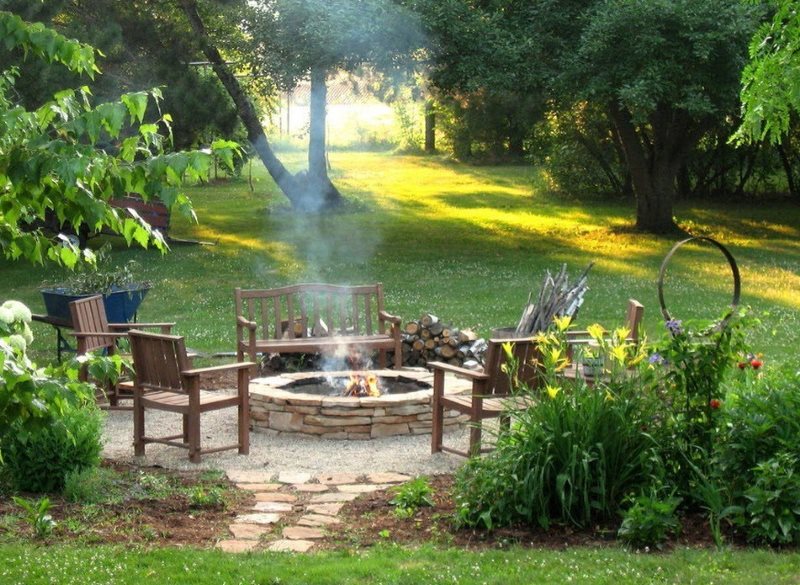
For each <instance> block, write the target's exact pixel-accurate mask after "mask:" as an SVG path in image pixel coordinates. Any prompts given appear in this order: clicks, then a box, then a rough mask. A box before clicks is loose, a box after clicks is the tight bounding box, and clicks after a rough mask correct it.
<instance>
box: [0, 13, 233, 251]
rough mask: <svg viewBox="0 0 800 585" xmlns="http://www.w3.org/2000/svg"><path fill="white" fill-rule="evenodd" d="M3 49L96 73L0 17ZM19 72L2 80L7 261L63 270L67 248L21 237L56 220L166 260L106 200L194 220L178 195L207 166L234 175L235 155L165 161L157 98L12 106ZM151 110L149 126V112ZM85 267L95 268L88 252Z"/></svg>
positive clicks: (74, 92)
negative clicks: (143, 204)
mask: <svg viewBox="0 0 800 585" xmlns="http://www.w3.org/2000/svg"><path fill="white" fill-rule="evenodd" d="M0 33H2V35H3V41H2V49H0V50H5V51H19V52H21V54H22V56H23V58H24V59H27V58H28V57H29V56H31V55H32V56H34V57H38V58H40V59H43V60H45V61H48V62H50V63H60V64H61V65H63V66H65V67H66V68H67V69H68V70H69V71H71V72H74V73H78V74H81V75H88V76H89V77H93V75H94V74H95V73H97V72H99V69H98V67H97V65H96V63H95V57H96V53H95V51H94V49H93V48H92V47H90V46H89V45H85V44H82V43H79V42H77V41H74V40H69V39H67V38H65V37H63V36H62V35H60V34H58V33H56V32H55V31H52V30H50V29H47V28H45V27H44V26H43V25H41V24H28V23H26V22H24V21H23V20H22V19H20V18H19V17H17V16H14V15H11V14H9V13H6V12H0ZM18 74H19V69H18V68H17V67H12V68H10V69H8V70H6V71H4V72H2V73H0V248H2V251H3V254H4V255H5V256H6V257H7V258H11V259H18V258H24V259H26V260H29V261H31V262H34V263H43V262H44V261H45V260H51V261H54V262H57V263H62V264H65V265H67V266H69V267H72V266H74V265H75V263H76V262H77V261H78V258H79V254H80V252H79V251H78V250H77V249H76V248H75V247H74V246H73V245H72V244H71V243H69V242H68V241H67V240H66V239H64V238H63V237H62V238H55V239H53V238H51V237H48V236H46V235H45V234H44V233H43V232H41V231H40V230H38V229H32V230H31V229H27V228H28V226H30V225H32V224H35V222H36V221H37V220H45V219H46V218H47V217H55V218H56V220H57V222H58V225H60V226H63V225H65V224H69V225H72V226H78V225H81V224H86V225H87V226H88V227H89V229H90V230H92V231H99V230H101V229H103V228H109V229H111V230H113V231H115V232H118V233H120V234H121V235H123V237H124V238H125V240H126V242H127V243H128V245H131V244H133V243H136V244H138V245H140V246H143V247H147V246H149V245H151V244H152V245H154V246H155V247H156V248H158V249H159V250H162V251H164V250H166V244H165V242H164V240H163V238H162V237H161V235H160V233H158V232H154V231H153V230H152V229H151V228H150V226H149V225H148V224H147V223H145V222H143V221H142V220H141V219H140V218H136V217H133V218H132V217H130V216H128V214H127V213H125V212H123V211H120V210H118V209H115V208H113V207H111V206H110V205H109V204H108V200H109V199H111V198H113V197H119V196H123V195H126V194H131V193H135V194H138V195H140V196H142V197H143V198H144V199H145V200H149V199H152V198H158V199H160V200H161V201H162V202H164V204H166V205H167V206H169V207H170V208H172V209H176V210H179V211H182V212H184V213H186V214H189V215H193V212H192V207H191V202H190V201H189V199H188V198H187V197H186V195H185V194H184V193H183V191H182V188H181V186H182V185H183V184H184V182H186V181H198V180H203V179H205V178H207V177H208V173H209V171H210V168H211V163H212V156H213V155H215V154H216V155H218V156H220V157H221V158H222V160H223V162H224V163H225V164H228V165H232V162H233V156H234V155H235V153H236V150H237V146H236V145H235V144H234V143H232V142H227V141H217V142H214V143H213V144H212V147H211V151H205V152H201V151H188V152H168V149H169V146H170V144H171V127H170V123H171V118H170V116H169V114H166V113H163V112H161V111H160V107H159V103H160V100H161V92H160V91H159V90H158V89H153V90H150V91H140V92H134V93H128V94H124V95H122V96H121V97H120V99H119V100H118V101H114V102H105V103H100V104H97V105H92V95H91V91H90V90H89V88H88V87H86V86H83V87H80V88H77V89H64V90H61V91H58V92H56V93H55V94H54V95H53V97H52V99H50V100H49V101H47V102H46V103H44V104H43V105H42V106H40V107H39V108H37V109H35V110H27V109H25V108H24V107H22V106H21V105H19V104H17V103H15V100H14V96H15V93H14V83H15V80H16V78H17V76H18ZM153 106H155V109H156V114H155V118H153V116H151V115H149V112H148V110H149V109H150V108H152V107H153ZM84 256H85V258H86V259H88V260H90V261H91V260H92V255H91V253H90V252H87V253H86V254H85V255H84Z"/></svg>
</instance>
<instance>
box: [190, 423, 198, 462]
mask: <svg viewBox="0 0 800 585" xmlns="http://www.w3.org/2000/svg"><path fill="white" fill-rule="evenodd" d="M189 461H191V462H192V463H200V415H199V414H198V415H197V416H191V417H190V419H189Z"/></svg>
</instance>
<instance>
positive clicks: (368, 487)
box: [338, 483, 388, 494]
mask: <svg viewBox="0 0 800 585" xmlns="http://www.w3.org/2000/svg"><path fill="white" fill-rule="evenodd" d="M387 487H388V486H387V485H385V484H383V485H381V484H378V485H376V484H371V483H353V484H346V485H340V486H338V488H339V491H340V492H342V493H346V494H368V493H370V492H377V491H378V490H382V489H386V488H387Z"/></svg>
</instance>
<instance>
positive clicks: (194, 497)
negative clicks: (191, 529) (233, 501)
mask: <svg viewBox="0 0 800 585" xmlns="http://www.w3.org/2000/svg"><path fill="white" fill-rule="evenodd" d="M189 505H190V506H191V507H192V508H216V507H220V506H225V497H224V495H223V493H222V490H221V489H220V488H218V487H210V488H206V487H203V486H199V485H198V486H195V487H194V488H192V490H191V491H190V492H189Z"/></svg>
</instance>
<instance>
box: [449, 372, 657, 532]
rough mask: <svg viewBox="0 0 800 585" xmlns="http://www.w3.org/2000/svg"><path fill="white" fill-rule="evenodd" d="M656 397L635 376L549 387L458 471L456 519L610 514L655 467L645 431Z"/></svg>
mask: <svg viewBox="0 0 800 585" xmlns="http://www.w3.org/2000/svg"><path fill="white" fill-rule="evenodd" d="M655 404H656V403H655V402H654V401H652V400H650V399H648V398H647V396H646V391H645V390H643V389H641V388H639V386H638V384H637V383H636V380H635V378H632V379H631V380H629V381H628V382H624V381H623V382H619V383H615V384H611V385H609V386H604V385H602V384H598V385H597V386H595V387H594V388H589V387H587V386H585V385H583V384H581V383H576V384H575V385H573V386H571V387H567V386H565V385H562V386H561V388H559V389H558V390H557V391H556V389H555V388H553V387H552V386H548V392H547V393H546V394H544V395H543V396H542V397H541V399H540V400H539V403H538V404H537V405H536V406H533V407H531V408H528V409H527V410H524V411H522V412H518V413H515V414H514V417H515V419H516V424H515V425H514V426H513V427H512V429H511V430H510V431H509V432H508V433H504V434H501V435H500V436H499V437H498V442H497V449H496V450H495V451H494V452H493V453H491V454H490V455H489V456H487V457H485V458H483V459H478V458H475V459H471V460H470V461H468V462H467V464H466V465H465V466H464V467H462V469H461V470H460V471H459V473H458V474H457V477H456V485H455V499H456V505H457V519H458V520H459V521H460V523H462V524H466V525H470V526H475V525H484V526H485V527H487V528H492V527H493V526H501V525H510V524H515V523H520V522H521V523H525V524H534V523H538V524H539V525H540V526H543V527H545V528H546V527H547V526H548V525H549V524H550V523H551V522H552V521H557V522H565V523H569V524H572V525H575V526H586V525H588V524H590V523H591V522H593V521H596V520H601V519H606V520H607V519H610V518H612V517H614V516H615V515H616V513H617V511H618V509H619V507H620V506H621V504H622V502H623V501H624V499H625V497H626V496H628V495H630V494H632V493H639V492H641V491H643V490H644V489H645V488H647V487H648V486H649V485H650V484H651V482H652V481H653V477H654V475H658V474H659V473H660V461H659V458H658V456H657V449H656V444H655V442H654V440H653V438H652V437H651V436H650V435H649V434H648V432H647V430H648V429H649V428H650V426H651V425H652V423H653V421H654V420H655V419H656V418H657V417H656V416H655V415H656V410H655V409H654V408H653V407H654V406H655Z"/></svg>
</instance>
